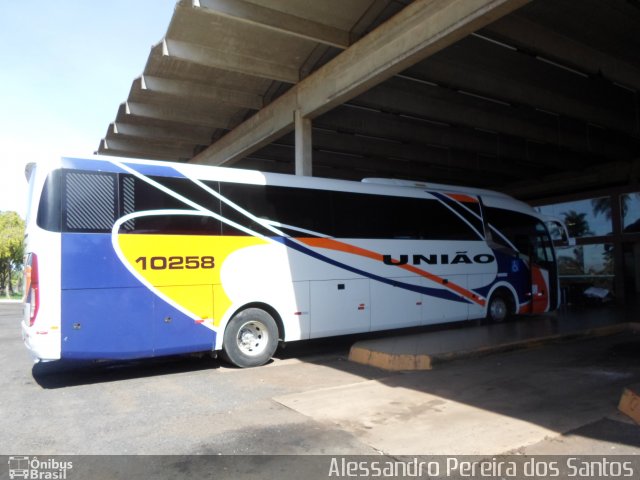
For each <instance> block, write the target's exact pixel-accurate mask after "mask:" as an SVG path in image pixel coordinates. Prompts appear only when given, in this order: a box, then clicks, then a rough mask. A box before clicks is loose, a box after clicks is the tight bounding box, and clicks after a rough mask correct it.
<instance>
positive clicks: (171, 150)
mask: <svg viewBox="0 0 640 480" xmlns="http://www.w3.org/2000/svg"><path fill="white" fill-rule="evenodd" d="M193 150H194V149H193V147H188V146H177V147H176V146H169V145H162V144H160V145H154V144H150V143H149V142H145V141H139V140H137V139H135V138H128V137H123V138H120V137H118V136H116V137H112V138H105V139H103V140H102V141H101V142H100V147H99V149H98V153H100V154H106V155H122V156H125V157H138V158H154V159H158V160H171V161H179V160H183V159H188V158H190V157H191V156H192V155H193Z"/></svg>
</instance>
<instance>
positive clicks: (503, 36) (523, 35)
mask: <svg viewBox="0 0 640 480" xmlns="http://www.w3.org/2000/svg"><path fill="white" fill-rule="evenodd" d="M482 34H483V35H484V34H486V35H487V36H490V37H491V38H494V39H496V40H499V41H502V42H506V43H507V44H510V45H513V46H514V47H517V48H521V49H523V50H524V51H529V52H532V53H535V54H538V55H540V56H543V57H546V58H549V59H551V60H554V59H555V60H557V61H560V62H562V63H564V64H565V65H567V66H570V67H573V68H575V69H577V70H579V71H582V72H585V73H589V74H591V75H599V74H602V75H603V76H604V77H605V78H608V79H609V80H611V81H613V82H616V83H619V84H621V85H625V86H627V87H629V88H633V89H636V90H640V68H638V67H637V65H632V64H630V63H628V62H625V61H624V60H621V59H619V58H616V57H614V56H612V55H611V54H609V53H605V52H601V51H599V50H597V49H595V48H593V47H590V46H588V45H585V44H583V43H580V42H577V41H575V40H573V39H571V38H569V37H567V36H565V35H562V34H561V33H558V32H555V31H553V30H551V29H548V28H546V27H544V26H542V25H539V24H537V23H535V22H533V21H531V20H528V19H526V18H524V17H523V16H520V15H509V16H508V17H506V18H503V19H500V20H498V21H497V22H494V23H492V24H490V25H488V26H487V27H486V28H485V29H484V30H483V32H482Z"/></svg>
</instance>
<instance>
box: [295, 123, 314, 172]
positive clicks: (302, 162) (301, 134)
mask: <svg viewBox="0 0 640 480" xmlns="http://www.w3.org/2000/svg"><path fill="white" fill-rule="evenodd" d="M294 118H295V128H296V134H295V141H296V175H305V176H308V177H310V176H312V159H311V146H312V140H311V119H309V118H305V117H303V116H302V113H301V112H300V110H296V111H295V112H294Z"/></svg>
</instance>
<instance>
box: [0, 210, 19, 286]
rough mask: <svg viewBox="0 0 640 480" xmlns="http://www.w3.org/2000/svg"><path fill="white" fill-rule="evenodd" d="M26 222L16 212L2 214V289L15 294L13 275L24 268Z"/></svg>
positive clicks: (0, 267) (0, 249)
mask: <svg viewBox="0 0 640 480" xmlns="http://www.w3.org/2000/svg"><path fill="white" fill-rule="evenodd" d="M24 227H25V225H24V221H23V220H22V219H21V218H20V216H19V215H18V214H17V213H16V212H0V288H2V289H3V290H4V291H5V295H6V296H7V297H8V296H10V295H11V294H12V293H13V285H12V282H11V277H12V274H13V273H14V272H15V271H17V270H19V269H20V267H21V266H22V257H23V256H24Z"/></svg>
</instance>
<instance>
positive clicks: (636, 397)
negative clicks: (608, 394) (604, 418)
mask: <svg viewBox="0 0 640 480" xmlns="http://www.w3.org/2000/svg"><path fill="white" fill-rule="evenodd" d="M618 410H620V411H621V412H622V413H624V414H625V415H626V416H628V417H629V418H631V419H632V420H633V421H634V422H636V423H637V424H638V425H640V384H636V385H632V386H629V387H627V388H625V389H624V391H623V392H622V396H621V397H620V403H619V404H618Z"/></svg>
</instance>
